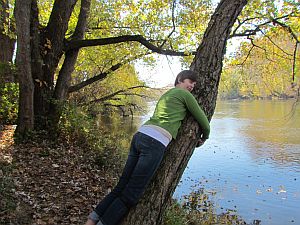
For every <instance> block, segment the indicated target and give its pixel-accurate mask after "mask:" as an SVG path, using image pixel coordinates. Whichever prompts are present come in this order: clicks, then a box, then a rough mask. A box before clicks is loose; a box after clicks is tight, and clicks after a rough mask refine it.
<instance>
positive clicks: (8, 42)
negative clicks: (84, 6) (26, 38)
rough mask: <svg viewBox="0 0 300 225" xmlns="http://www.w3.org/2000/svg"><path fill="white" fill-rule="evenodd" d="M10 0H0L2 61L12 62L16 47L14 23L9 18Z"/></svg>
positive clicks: (0, 56) (0, 54) (0, 58)
mask: <svg viewBox="0 0 300 225" xmlns="http://www.w3.org/2000/svg"><path fill="white" fill-rule="evenodd" d="M8 10H9V5H8V0H0V46H1V51H0V62H5V63H8V62H12V57H13V53H14V48H15V41H16V40H15V39H14V38H13V36H14V35H13V33H14V32H15V29H14V24H13V22H12V21H11V20H10V19H9V13H8Z"/></svg>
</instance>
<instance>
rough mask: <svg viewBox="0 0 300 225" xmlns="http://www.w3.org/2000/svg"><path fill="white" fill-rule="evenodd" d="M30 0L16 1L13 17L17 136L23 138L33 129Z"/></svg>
mask: <svg viewBox="0 0 300 225" xmlns="http://www.w3.org/2000/svg"><path fill="white" fill-rule="evenodd" d="M30 10H31V0H16V6H15V16H16V25H17V35H18V40H17V44H18V48H17V67H18V78H19V89H20V96H19V114H18V127H17V130H16V132H17V134H19V135H21V136H23V135H24V134H26V132H27V131H30V130H32V129H33V128H34V119H33V90H34V87H33V81H32V77H31V55H30V54H31V48H30Z"/></svg>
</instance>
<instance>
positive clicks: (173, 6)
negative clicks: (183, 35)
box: [159, 0, 176, 48]
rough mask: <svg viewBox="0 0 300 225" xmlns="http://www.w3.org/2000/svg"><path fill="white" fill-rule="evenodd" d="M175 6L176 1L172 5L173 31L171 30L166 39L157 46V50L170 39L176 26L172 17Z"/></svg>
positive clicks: (173, 18) (173, 17)
mask: <svg viewBox="0 0 300 225" xmlns="http://www.w3.org/2000/svg"><path fill="white" fill-rule="evenodd" d="M175 6H176V0H173V3H172V25H173V29H172V31H171V33H170V34H169V35H168V37H167V38H166V39H165V40H164V41H163V43H162V44H161V45H160V46H159V48H162V47H163V46H164V45H165V43H166V42H167V40H168V39H169V38H170V37H171V35H172V34H173V33H174V32H175V28H176V26H175V16H174V13H175Z"/></svg>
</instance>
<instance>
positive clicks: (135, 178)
mask: <svg viewBox="0 0 300 225" xmlns="http://www.w3.org/2000/svg"><path fill="white" fill-rule="evenodd" d="M165 149H166V147H165V146H164V145H163V144H162V143H160V142H159V141H157V140H155V139H154V138H152V137H150V136H148V135H146V134H143V133H140V132H137V133H136V134H135V135H134V136H133V138H132V141H131V146H130V152H129V155H128V159H127V162H126V165H125V168H124V170H123V173H122V175H121V177H120V180H119V182H118V184H117V185H116V187H115V188H114V189H113V190H112V192H111V193H110V194H108V195H107V196H106V197H105V198H104V199H103V200H102V201H101V202H100V203H99V204H98V205H97V206H96V208H95V210H94V211H95V212H96V213H97V214H98V215H99V218H100V220H101V221H102V223H103V224H105V225H115V224H118V223H119V222H121V220H122V218H123V217H124V216H125V215H126V214H127V213H128V211H129V209H130V208H131V207H132V206H134V205H136V204H137V202H138V200H139V199H140V197H141V196H142V194H143V193H144V191H145V188H146V186H147V184H148V183H149V181H150V180H151V178H152V177H153V175H154V173H155V171H156V170H157V168H158V166H159V164H160V162H161V160H162V158H163V155H164V152H165Z"/></svg>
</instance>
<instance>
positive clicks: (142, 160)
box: [86, 70, 210, 225]
mask: <svg viewBox="0 0 300 225" xmlns="http://www.w3.org/2000/svg"><path fill="white" fill-rule="evenodd" d="M196 80H197V75H196V73H195V72H193V71H191V70H184V71H182V72H180V73H179V74H178V75H177V77H176V80H175V87H174V88H172V89H170V90H168V91H167V92H166V93H165V94H163V95H162V96H161V97H160V99H159V100H158V102H157V105H156V108H155V111H154V113H153V116H152V117H151V118H150V119H149V120H148V121H147V122H146V123H144V124H143V125H142V126H141V127H140V128H139V130H138V131H137V133H135V134H134V136H133V138H132V142H131V147H130V151H129V155H128V159H127V162H126V165H125V168H124V171H123V173H122V175H121V177H120V180H119V182H118V184H117V185H116V187H115V188H114V189H113V190H112V192H111V193H110V194H108V195H107V196H106V197H105V198H104V199H103V200H102V201H101V202H100V203H99V204H98V205H97V207H96V208H95V210H94V211H93V212H92V213H91V214H90V215H89V219H88V221H87V222H86V225H96V224H97V225H116V224H119V223H120V222H121V220H122V218H124V216H125V215H126V214H127V213H128V211H129V209H130V208H131V207H133V206H134V205H136V204H137V202H138V200H139V199H140V198H141V196H142V194H143V193H144V190H145V188H146V186H147V184H148V183H149V181H150V180H151V178H152V177H153V175H154V173H155V171H156V170H157V168H158V167H159V164H160V162H161V160H162V158H163V155H164V152H165V149H166V147H167V146H168V144H169V143H170V142H171V140H172V139H176V136H177V133H178V130H179V128H180V126H181V123H182V120H183V119H184V118H185V116H186V113H187V111H189V112H190V113H191V114H192V115H193V116H194V117H195V119H196V120H197V122H198V123H199V125H200V127H201V130H202V132H203V134H202V137H201V139H200V140H199V142H200V144H203V143H204V141H205V140H206V139H207V138H208V137H209V132H210V127H209V122H208V120H207V117H206V115H205V114H204V112H203V110H202V109H201V108H200V106H199V104H198V103H197V101H196V99H195V98H194V96H193V95H192V94H191V93H190V92H191V91H192V90H193V88H194V86H195V84H196Z"/></svg>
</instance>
